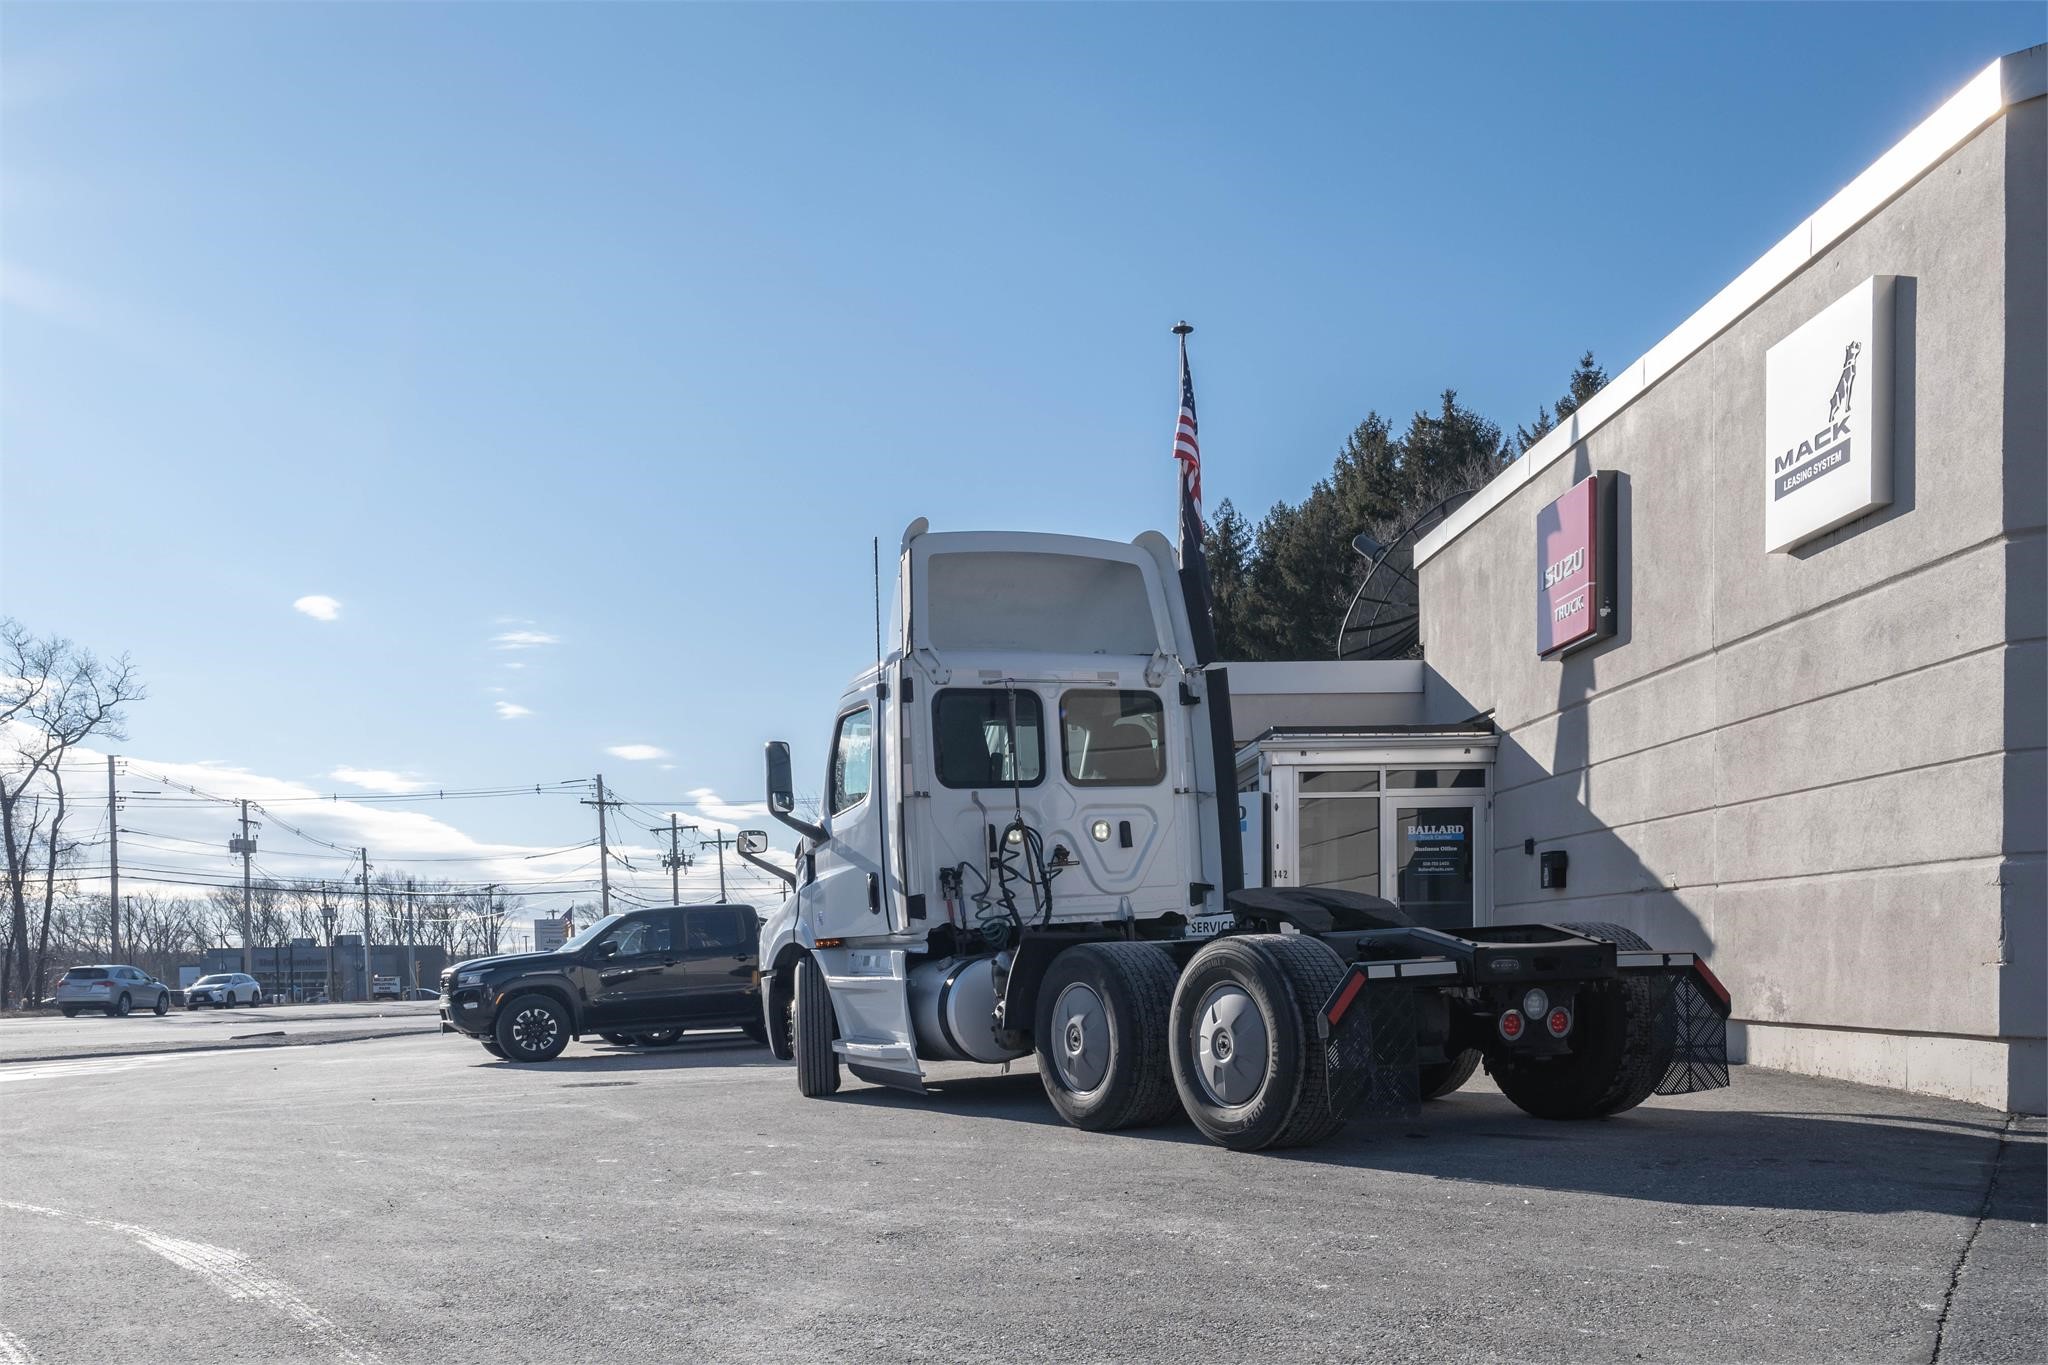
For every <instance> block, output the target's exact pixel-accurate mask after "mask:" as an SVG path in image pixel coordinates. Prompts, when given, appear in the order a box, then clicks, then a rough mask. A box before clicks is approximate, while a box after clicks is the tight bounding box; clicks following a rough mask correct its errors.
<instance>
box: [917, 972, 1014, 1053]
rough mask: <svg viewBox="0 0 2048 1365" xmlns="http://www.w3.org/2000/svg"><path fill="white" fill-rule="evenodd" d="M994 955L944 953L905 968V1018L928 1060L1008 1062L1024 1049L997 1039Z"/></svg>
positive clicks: (918, 1051)
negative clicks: (907, 1002) (907, 994)
mask: <svg viewBox="0 0 2048 1365" xmlns="http://www.w3.org/2000/svg"><path fill="white" fill-rule="evenodd" d="M995 969H996V959H995V956H994V954H990V955H988V956H985V957H949V958H941V959H939V960H938V961H935V962H923V963H919V964H918V965H917V966H915V967H913V968H911V970H910V1018H911V1021H912V1023H913V1024H914V1025H915V1026H916V1028H917V1055H918V1056H920V1057H923V1058H926V1059H927V1060H936V1061H955V1062H1007V1061H1011V1060H1013V1059H1015V1058H1018V1057H1022V1056H1024V1055H1025V1052H1026V1051H1028V1049H1025V1050H1019V1049H1016V1048H1008V1047H1004V1046H1003V1045H1002V1044H1000V1043H998V1042H997V1041H996V1036H995V1013H996V980H995Z"/></svg>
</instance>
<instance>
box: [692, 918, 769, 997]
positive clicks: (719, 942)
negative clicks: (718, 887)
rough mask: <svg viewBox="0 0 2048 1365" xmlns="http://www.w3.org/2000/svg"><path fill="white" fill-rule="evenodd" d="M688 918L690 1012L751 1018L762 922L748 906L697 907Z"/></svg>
mask: <svg viewBox="0 0 2048 1365" xmlns="http://www.w3.org/2000/svg"><path fill="white" fill-rule="evenodd" d="M683 916H684V919H683V923H684V930H683V960H684V961H685V962H686V963H688V972H689V986H688V995H689V998H688V1001H687V1009H686V1012H687V1014H688V1016H689V1017H690V1018H691V1019H703V1020H707V1021H731V1020H733V1019H739V1018H744V1017H750V1013H749V1007H748V1004H747V992H748V988H749V987H750V986H752V985H753V981H754V961H755V956H756V954H757V953H758V952H759V948H758V946H757V940H758V938H759V935H760V927H761V922H760V920H759V919H757V918H756V917H755V915H754V912H753V911H752V910H751V909H749V908H748V907H746V906H744V905H705V906H698V907H694V908H692V909H689V910H685V911H684V912H683Z"/></svg>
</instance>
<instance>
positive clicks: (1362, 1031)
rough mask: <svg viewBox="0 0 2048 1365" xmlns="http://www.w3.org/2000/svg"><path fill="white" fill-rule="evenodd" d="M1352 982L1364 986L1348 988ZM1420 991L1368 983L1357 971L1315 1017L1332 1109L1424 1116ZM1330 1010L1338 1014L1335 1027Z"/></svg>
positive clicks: (1386, 1115) (1373, 1115) (1366, 1115)
mask: <svg viewBox="0 0 2048 1365" xmlns="http://www.w3.org/2000/svg"><path fill="white" fill-rule="evenodd" d="M1353 979H1355V980H1357V981H1359V982H1360V983H1361V985H1360V987H1358V988H1350V982H1351V981H1352V980H1353ZM1347 988H1349V989H1348V994H1347ZM1417 989H1418V988H1417V987H1414V986H1409V985H1404V984H1400V983H1397V982H1379V981H1366V980H1365V977H1364V975H1363V973H1358V974H1356V976H1355V977H1347V979H1346V981H1345V982H1344V983H1343V984H1342V985H1340V986H1339V988H1338V994H1337V995H1336V996H1335V997H1333V999H1332V1001H1331V1005H1330V1006H1327V1007H1325V1008H1324V1010H1323V1013H1322V1014H1321V1015H1319V1016H1318V1017H1317V1020H1316V1031H1317V1032H1318V1033H1320V1034H1321V1035H1322V1041H1323V1047H1324V1050H1325V1053H1324V1055H1325V1058H1326V1060H1327V1062H1328V1066H1327V1069H1326V1071H1325V1075H1326V1076H1327V1077H1328V1084H1329V1088H1330V1107H1331V1108H1332V1109H1333V1110H1335V1111H1337V1112H1338V1113H1341V1114H1349V1115H1351V1116H1353V1117H1355V1118H1378V1119H1395V1118H1413V1117H1414V1116H1415V1115H1417V1114H1419V1113H1421V1112H1422V1090H1421V1081H1420V1079H1419V1075H1418V1073H1417V1071H1416V1066H1415V1024H1416V1013H1417V1003H1416V996H1415V993H1416V990H1417ZM1332 1008H1334V1009H1336V1011H1337V1013H1338V1019H1337V1023H1336V1024H1334V1025H1333V1024H1331V1023H1330V1014H1331V1010H1332Z"/></svg>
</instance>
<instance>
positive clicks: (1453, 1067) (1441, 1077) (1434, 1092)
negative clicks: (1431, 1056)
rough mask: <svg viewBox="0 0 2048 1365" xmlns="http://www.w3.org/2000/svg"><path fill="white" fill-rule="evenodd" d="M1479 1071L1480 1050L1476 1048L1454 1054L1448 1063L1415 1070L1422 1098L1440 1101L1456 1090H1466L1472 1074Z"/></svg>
mask: <svg viewBox="0 0 2048 1365" xmlns="http://www.w3.org/2000/svg"><path fill="white" fill-rule="evenodd" d="M1478 1069H1479V1049H1478V1048H1476V1047H1468V1048H1466V1049H1465V1050H1464V1051H1463V1052H1458V1053H1453V1054H1452V1056H1451V1059H1450V1060H1449V1061H1447V1062H1431V1063H1430V1064H1429V1065H1428V1066H1419V1067H1417V1068H1415V1070H1416V1079H1417V1080H1418V1081H1419V1082H1420V1085H1421V1090H1422V1098H1423V1099H1425V1100H1440V1099H1442V1098H1443V1097H1444V1096H1446V1095H1448V1094H1450V1093H1451V1092H1452V1091H1454V1090H1462V1089H1464V1088H1465V1082H1467V1081H1469V1080H1471V1079H1472V1073H1473V1072H1475V1071H1477V1070H1478Z"/></svg>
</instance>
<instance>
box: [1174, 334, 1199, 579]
mask: <svg viewBox="0 0 2048 1365" xmlns="http://www.w3.org/2000/svg"><path fill="white" fill-rule="evenodd" d="M1194 330H1195V329H1194V326H1193V324H1191V323H1190V322H1189V321H1188V320H1187V319H1186V318H1182V319H1181V320H1180V321H1179V322H1176V323H1175V324H1174V325H1173V334H1174V335H1175V336H1177V337H1179V338H1180V374H1179V375H1178V376H1176V377H1177V378H1179V379H1180V380H1181V381H1182V382H1183V383H1185V382H1186V381H1187V373H1188V334H1189V333H1190V332H1192V331H1194ZM1181 482H1182V475H1181V474H1180V472H1179V471H1178V470H1176V471H1175V473H1174V479H1173V524H1174V527H1175V534H1174V548H1173V558H1174V562H1175V563H1176V564H1177V563H1179V562H1180V559H1181V551H1180V534H1179V527H1180V522H1181V511H1182V509H1181Z"/></svg>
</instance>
